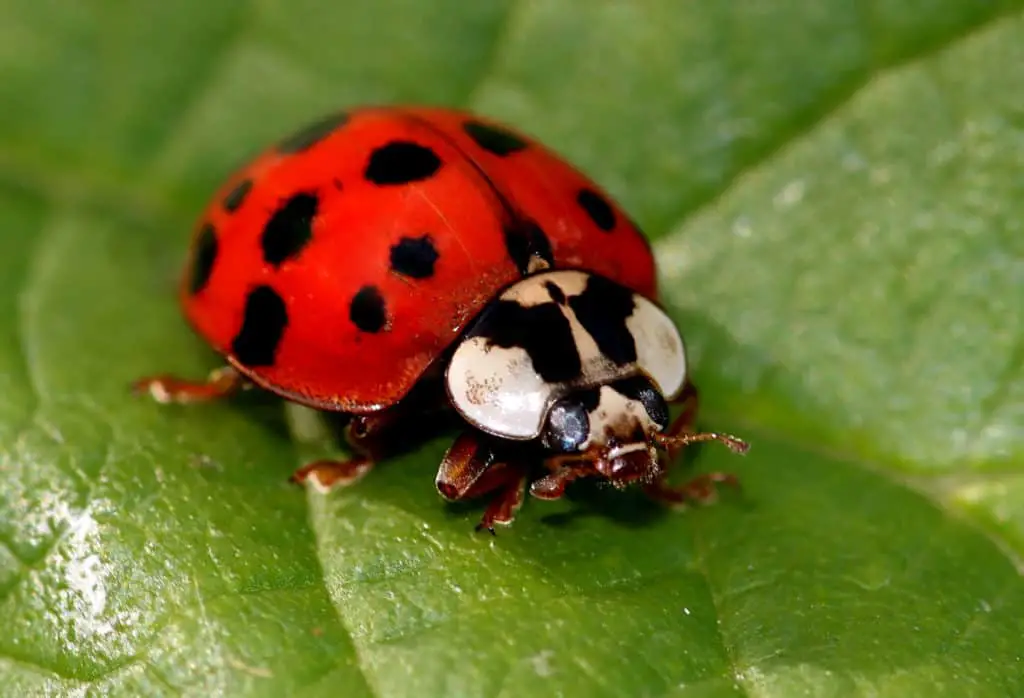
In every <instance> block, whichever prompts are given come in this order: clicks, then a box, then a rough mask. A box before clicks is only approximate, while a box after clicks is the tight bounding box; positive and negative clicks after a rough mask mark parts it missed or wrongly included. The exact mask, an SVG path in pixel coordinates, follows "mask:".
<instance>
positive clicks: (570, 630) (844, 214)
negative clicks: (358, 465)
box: [0, 0, 1024, 697]
mask: <svg viewBox="0 0 1024 698" xmlns="http://www.w3.org/2000/svg"><path fill="white" fill-rule="evenodd" d="M1022 5H1024V3H1021V2H1016V1H1012V2H1011V1H1010V0H1005V1H1003V2H998V1H995V0H990V1H988V2H978V1H977V0H911V1H908V0H877V1H876V2H873V3H852V2H840V1H839V0H827V1H825V2H797V1H796V0H788V1H787V0H771V1H765V2H756V3H755V2H737V3H683V2H678V1H676V0H648V1H647V2H643V3H640V2H634V3H627V2H619V3H615V2H591V3H578V2H571V1H570V0H552V1H550V2H543V3H542V2H518V3H516V2H511V1H509V2H499V1H497V0H492V1H490V2H476V3H466V2H460V1H458V0H434V2H430V3H425V2H421V1H420V0H378V1H376V2H369V0H366V1H363V2H347V3H327V4H325V3H320V2H313V0H300V1H298V2H289V3H285V2H282V1H280V0H274V1H272V2H264V3H258V4H256V3H242V2H220V3H214V4H211V3H202V2H199V1H198V0H183V1H181V2H176V3H164V4H153V3H148V4H144V3H135V4H126V3H116V2H113V0H90V1H89V2H85V3H77V4H69V3H56V2H53V0H49V1H47V2H39V1H38V0H8V1H7V2H6V3H4V4H3V5H2V6H0V100H2V101H3V103H4V104H5V105H8V108H6V109H4V110H0V229H2V230H3V231H4V233H3V234H2V235H0V283H2V284H3V289H4V292H3V293H0V619H2V620H3V623H2V626H3V627H4V629H5V631H6V632H4V633H3V634H2V635H0V686H2V687H3V691H2V692H3V693H4V695H12V696H13V695H17V696H25V695H86V694H88V695H117V696H120V695H124V696H135V695H147V696H162V695H178V694H187V695H204V696H205V695H233V696H235V695H237V696H279V695H297V696H328V695H332V696H333V695H339V694H340V695H345V696H361V695H372V696H387V697H392V696H412V695H416V696H495V695H509V696H511V695H565V696H577V695H579V696H602V695H608V696H611V695H644V696H679V697H683V696H686V697H696V696H701V697H705V696H763V697H774V696H793V695H804V694H807V695H815V696H846V695H872V696H900V697H903V696H916V695H925V696H936V695H949V696H968V695H969V696H1007V695H1019V694H1022V693H1024V658H1022V651H1021V641H1020V638H1021V636H1022V633H1024V621H1022V620H1021V619H1022V618H1024V580H1022V578H1021V573H1022V571H1024V564H1022V562H1021V560H1022V559H1024V558H1022V555H1024V513H1022V512H1024V427H1022V425H1024V314H1022V313H1021V301H1022V298H1024V261H1022V260H1024V235H1022V233H1024V223H1022V221H1024V215H1022V212H1024V209H1022V206H1021V202H1022V201H1024V184H1022V182H1024V179H1022V178H1021V177H1020V163H1021V162H1024V71H1022V70H1020V69H1019V67H1020V66H1022V65H1024V13H1022ZM395 101H419V102H431V103H444V104H455V105H463V106H469V107H472V108H475V109H477V110H480V111H482V112H485V113H488V114H490V115H493V116H497V117H499V118H502V119H504V120H506V121H508V122H511V123H513V124H515V125H517V126H519V127H520V128H522V129H524V130H526V131H528V132H530V133H533V134H536V135H537V136H539V137H541V139H542V140H544V141H545V142H547V143H549V144H550V145H552V146H553V147H555V148H556V149H557V150H559V151H561V152H562V153H564V154H565V155H566V156H568V157H569V158H570V159H571V160H572V161H574V162H576V163H578V164H579V165H580V166H581V167H582V168H583V169H584V170H586V171H587V172H589V173H590V174H592V176H594V177H595V178H596V179H597V180H598V181H599V182H601V183H602V184H604V185H605V186H606V187H608V188H609V189H610V190H611V191H612V192H613V193H614V194H615V195H616V197H617V198H619V199H620V200H621V201H622V203H623V204H625V206H626V207H627V208H628V209H629V210H630V211H631V212H632V213H633V214H634V215H635V217H636V218H637V219H638V220H639V221H640V222H641V223H642V224H643V225H644V226H645V228H646V229H647V230H648V231H649V233H650V235H651V237H652V238H654V239H655V240H656V244H655V247H656V251H657V253H658V255H659V262H660V264H661V268H662V278H663V282H662V288H663V295H664V301H665V303H666V305H667V307H668V308H669V309H670V311H671V312H672V313H673V314H674V316H675V317H676V318H677V319H678V320H679V322H680V324H681V326H682V327H683V328H684V331H685V334H686V337H687V341H688V344H689V346H690V349H691V352H692V355H693V358H694V362H695V375H696V380H697V383H698V385H699V386H700V388H701V390H702V400H703V403H702V417H701V423H702V426H704V427H707V428H713V429H722V430H727V431H732V432H735V433H738V434H741V435H743V436H745V437H746V438H748V439H749V440H750V441H751V442H752V444H753V449H752V451H751V453H750V454H749V455H748V456H747V457H745V458H738V457H736V456H733V455H731V454H729V453H728V452H726V451H725V450H724V449H720V448H711V447H707V448H703V449H701V450H699V451H695V452H692V453H690V454H689V458H690V461H691V463H692V465H693V466H694V467H695V468H697V469H699V470H701V471H707V470H715V469H726V470H731V471H734V472H736V473H738V474H739V476H740V478H741V479H742V481H743V484H744V493H743V495H742V496H723V497H722V499H721V501H720V502H719V503H718V504H717V505H715V506H712V507H707V508H698V509H694V510H690V511H686V512H680V513H670V512H666V511H662V510H660V509H658V508H656V507H653V506H651V505H649V504H647V503H646V502H645V501H644V500H643V499H642V498H640V497H638V496H634V495H635V493H609V492H605V491H600V490H598V491H594V490H592V489H588V488H586V487H581V488H577V490H576V491H575V492H574V495H573V496H572V497H571V498H569V499H567V500H564V501H561V502H557V503H546V502H540V501H529V502H528V503H527V506H525V507H524V508H523V510H522V511H521V513H520V516H519V519H518V520H517V522H516V525H515V526H514V527H512V528H511V529H510V530H507V531H501V532H499V535H498V537H496V538H491V537H489V536H481V535H477V534H474V532H473V530H472V528H473V524H474V523H475V522H476V520H477V518H478V517H479V515H480V509H479V508H478V507H477V508H474V507H447V506H445V505H444V504H442V502H441V501H440V500H439V498H438V497H437V496H436V494H435V492H434V488H433V485H432V477H433V473H434V470H435V468H436V464H437V462H438V460H439V458H440V456H441V454H442V453H443V451H444V449H445V447H446V444H447V439H448V438H450V436H440V437H438V438H437V439H436V440H434V441H431V442H430V443H428V444H426V445H425V446H424V447H423V448H422V449H421V450H419V451H417V452H416V453H413V454H411V455H409V456H407V457H405V458H402V459H398V460H396V461H395V462H390V463H387V464H386V465H384V466H382V467H380V468H378V469H376V470H375V471H374V472H372V473H371V474H370V475H369V476H368V477H367V478H366V479H365V480H363V481H362V482H360V483H359V484H358V485H357V486H355V487H353V488H350V489H348V490H346V491H343V492H338V493H334V494H330V495H326V496H324V495H319V494H316V493H312V492H310V493H306V494H304V493H303V491H302V490H300V489H298V488H295V487H293V486H290V485H288V484H287V482H286V479H287V475H288V474H289V473H290V471H291V470H292V469H293V468H294V467H295V466H297V465H299V464H301V463H302V462H304V461H305V460H306V459H307V458H309V457H313V456H316V455H320V454H323V453H325V452H336V449H337V446H336V445H334V444H331V443H329V442H326V441H325V440H324V439H323V438H322V437H321V436H320V432H319V427H318V425H317V424H315V423H313V424H312V426H311V425H310V424H309V423H308V417H309V415H308V413H303V412H301V411H296V410H291V409H289V410H287V411H282V409H281V405H280V403H278V402H276V401H274V400H270V399H265V398H264V397H261V396H258V395H253V396H251V397H248V396H247V397H246V398H245V399H240V400H237V401H232V402H228V403H223V404H218V405H204V406H192V407H187V408H169V407H161V406H158V405H154V404H151V403H149V402H148V401H145V400H140V399H136V398H133V397H132V396H131V395H130V394H129V391H128V389H127V386H128V384H129V383H130V381H131V380H132V379H134V378H136V377H138V376H140V375H143V374H147V373H152V372H154V371H165V370H166V371H173V372H176V373H180V374H185V375H194V376H200V375H203V374H204V372H205V371H207V370H208V369H210V368H212V367H214V366H216V359H215V357H212V356H211V355H210V353H209V352H208V350H206V349H205V348H204V347H203V345H202V343H201V342H200V341H199V340H198V339H197V338H195V337H194V336H192V335H191V334H190V333H189V331H188V330H187V329H186V326H185V324H184V322H183V320H182V319H181V317H180V313H179V310H178V308H177V307H176V305H175V300H174V294H173V285H174V281H175V278H176V276H177V274H178V269H179V267H180V265H181V263H182V259H183V255H184V247H185V242H186V239H187V237H188V234H189V230H190V227H191V225H192V224H193V221H194V217H195V216H196V215H197V213H198V211H199V209H200V207H201V206H202V205H203V203H204V201H205V198H206V197H207V196H208V195H209V193H210V191H211V190H212V188H213V187H214V186H216V184H217V183H218V182H219V181H220V179H221V178H222V177H223V176H224V175H225V173H226V172H228V171H229V170H230V169H231V168H232V167H234V166H235V165H236V164H237V163H239V162H241V161H243V160H244V159H245V158H246V157H247V156H248V155H249V154H251V153H252V152H254V151H255V150H257V149H259V148H260V147H262V146H263V145H264V144H265V143H266V142H268V141H270V140H271V139H274V138H277V137H279V136H281V135H283V134H285V133H287V132H288V131H289V130H290V129H292V128H293V127H295V126H297V125H299V124H301V123H303V122H304V121H305V120H306V119H310V118H313V117H315V116H316V115H318V114H320V113H322V112H324V111H326V110H328V109H332V108H335V107H338V106H344V105H351V104H357V103H363V102H385V103H386V102H395ZM681 476H682V475H681Z"/></svg>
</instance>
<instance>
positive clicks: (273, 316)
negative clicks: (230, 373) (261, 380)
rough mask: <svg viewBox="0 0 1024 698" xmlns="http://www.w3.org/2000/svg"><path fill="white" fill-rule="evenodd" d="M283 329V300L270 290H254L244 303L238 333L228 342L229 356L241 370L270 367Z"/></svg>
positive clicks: (284, 308)
mask: <svg viewBox="0 0 1024 698" xmlns="http://www.w3.org/2000/svg"><path fill="white" fill-rule="evenodd" d="M287 326H288V310H287V308H286V307H285V304H284V300H282V298H281V296H279V295H278V294H277V292H276V291H275V290H274V289H272V288H271V287H270V286H257V287H256V288H254V289H253V290H252V291H250V292H249V295H248V296H247V297H246V299H245V311H244V312H243V314H242V329H240V330H239V331H238V334H237V335H235V338H234V340H232V342H231V353H232V354H233V355H234V357H235V359H236V360H237V361H238V363H240V364H242V365H243V366H249V367H252V366H273V365H274V361H275V359H276V356H277V347H278V345H279V344H280V343H281V337H283V336H284V330H285V328H286V327H287Z"/></svg>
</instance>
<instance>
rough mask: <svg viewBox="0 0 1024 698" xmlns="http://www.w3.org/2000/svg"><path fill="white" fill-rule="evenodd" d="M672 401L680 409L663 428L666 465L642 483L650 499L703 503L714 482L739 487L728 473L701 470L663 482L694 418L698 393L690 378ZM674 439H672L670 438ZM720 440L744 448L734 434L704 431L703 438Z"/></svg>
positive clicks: (690, 431)
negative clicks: (678, 482)
mask: <svg viewBox="0 0 1024 698" xmlns="http://www.w3.org/2000/svg"><path fill="white" fill-rule="evenodd" d="M673 403H674V404H681V405H682V406H683V410H682V412H680V414H679V416H678V417H676V418H675V420H674V421H673V422H672V423H671V424H670V425H669V427H668V429H666V430H665V432H664V437H665V438H664V441H665V443H664V449H665V463H666V467H665V470H664V473H663V475H662V476H661V477H660V478H658V479H657V480H655V481H654V482H652V483H649V484H647V485H645V486H644V492H645V493H646V494H647V495H648V496H650V497H651V498H652V499H655V500H658V501H660V502H663V503H665V504H668V505H671V506H678V505H682V504H686V503H687V502H697V503H706V502H710V501H712V500H714V498H715V496H716V494H717V491H716V488H715V485H718V484H725V485H729V486H731V487H739V485H740V483H739V480H738V479H737V478H736V476H735V475H733V474H731V473H721V472H715V473H703V474H701V475H697V476H696V477H694V478H692V479H690V480H689V481H687V482H685V483H683V484H682V485H675V486H673V485H669V484H668V483H667V482H665V475H667V473H668V471H669V468H670V467H671V466H672V463H673V461H674V460H675V459H676V457H677V456H678V454H679V452H680V451H681V450H682V449H683V448H684V447H685V446H686V441H685V438H683V437H685V436H687V435H694V432H693V425H694V423H695V422H696V419H697V407H698V396H697V388H696V386H694V385H693V383H691V382H690V381H687V382H686V385H685V386H684V387H683V391H682V393H680V395H679V397H677V398H676V399H675V400H673ZM673 439H675V441H673ZM712 439H713V440H718V441H723V442H724V443H725V444H726V445H728V446H729V447H730V448H732V449H733V450H736V451H739V452H742V451H744V450H746V444H745V443H743V442H742V441H739V440H738V439H735V438H734V437H730V436H726V435H721V434H708V435H707V439H704V440H712Z"/></svg>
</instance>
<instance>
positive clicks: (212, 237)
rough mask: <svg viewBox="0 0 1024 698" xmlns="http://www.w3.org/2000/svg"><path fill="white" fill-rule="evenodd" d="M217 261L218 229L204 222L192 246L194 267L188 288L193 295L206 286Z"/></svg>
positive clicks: (189, 277) (190, 274) (190, 273)
mask: <svg viewBox="0 0 1024 698" xmlns="http://www.w3.org/2000/svg"><path fill="white" fill-rule="evenodd" d="M216 261H217V231H216V230H214V229H213V226H212V225H210V224H209V223H204V224H203V227H202V228H200V229H199V234H198V235H197V236H196V241H195V243H194V245H193V247H192V269H191V271H190V272H189V276H188V290H189V292H191V293H192V295H195V294H197V293H199V292H200V291H202V290H203V289H204V288H206V283H207V282H208V281H209V280H210V274H212V273H213V265H214V262H216Z"/></svg>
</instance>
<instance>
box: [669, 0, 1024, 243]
mask: <svg viewBox="0 0 1024 698" xmlns="http://www.w3.org/2000/svg"><path fill="white" fill-rule="evenodd" d="M1022 14H1024V13H1022V12H1021V11H1020V9H1019V8H1017V7H1011V6H1004V7H1003V8H1002V9H1000V10H999V11H996V12H994V13H993V14H992V15H989V16H988V17H986V18H984V19H983V20H981V21H979V22H977V23H975V24H970V25H966V26H963V27H959V28H958V30H957V31H953V32H950V33H949V34H947V35H945V36H943V37H942V38H941V39H937V40H934V41H932V42H930V43H927V44H923V45H921V46H919V47H917V49H916V50H914V51H910V52H908V53H906V54H904V55H900V56H897V57H895V58H892V59H889V60H887V61H881V62H878V63H875V64H872V63H868V64H866V65H864V66H862V67H861V69H860V70H859V71H853V72H852V74H851V75H850V77H848V78H847V80H846V82H845V83H842V84H840V85H836V86H834V88H833V89H832V90H830V91H828V92H827V93H826V94H825V95H824V96H823V97H822V99H821V100H820V101H818V102H817V103H815V104H812V105H810V106H807V107H806V108H804V109H803V110H802V111H800V110H796V111H794V113H793V114H792V116H791V119H790V122H789V124H788V125H794V124H795V126H796V127H795V128H785V127H782V128H780V129H779V132H778V133H776V134H775V138H773V137H771V136H767V137H766V138H765V139H764V142H763V143H761V144H760V145H759V146H755V147H754V148H752V151H751V155H749V156H748V157H747V158H739V159H738V160H737V161H736V164H735V166H734V168H733V170H732V172H730V173H727V174H726V175H724V176H723V177H722V180H721V181H720V182H719V183H718V184H717V185H713V186H711V187H709V188H708V189H707V190H706V193H705V194H703V195H702V196H699V197H697V198H695V199H694V200H693V201H690V202H687V204H686V205H685V206H684V207H682V208H681V210H678V211H676V212H671V211H670V212H668V213H667V214H666V216H665V220H668V221H674V222H673V223H671V224H669V225H668V226H666V230H667V231H671V230H675V229H678V228H679V227H681V226H682V225H683V224H684V223H685V222H686V221H687V220H689V219H690V218H692V217H693V216H694V215H695V214H696V213H697V212H698V211H700V210H701V209H704V208H706V207H708V206H710V205H712V204H713V203H714V202H716V201H718V200H719V199H721V198H722V197H723V196H725V195H726V194H727V193H728V192H729V191H730V190H731V189H732V188H733V186H734V185H735V184H736V183H737V182H739V181H740V180H741V179H742V178H743V176H744V175H745V174H746V173H747V172H750V171H752V170H756V169H758V168H760V167H762V166H763V165H764V164H765V163H767V162H769V161H771V160H772V159H773V158H774V157H775V156H776V155H778V154H779V153H781V152H782V151H784V150H785V149H787V148H788V147H789V146H791V145H792V144H793V143H795V142H797V141H799V140H800V139H802V138H804V137H806V136H807V135H808V134H810V133H811V132H813V131H814V130H815V129H816V128H817V127H818V126H819V125H820V124H822V123H824V122H825V121H827V120H828V118H829V117H831V116H832V115H833V114H835V113H836V112H838V111H839V109H840V108H842V107H843V106H844V105H846V104H848V103H849V102H850V101H851V100H852V99H853V98H854V96H856V95H857V94H858V93H859V92H860V91H861V90H862V89H863V88H864V87H866V86H867V85H868V84H869V83H871V81H873V80H874V79H876V78H877V77H878V76H879V75H881V74H883V73H886V72H890V71H894V70H898V69H900V68H904V67H906V66H909V65H913V64H916V63H920V62H922V61H924V60H927V59H928V58H930V57H931V56H933V55H935V54H937V53H939V52H941V51H944V50H947V49H948V48H949V47H950V46H952V45H954V44H956V43H959V42H961V41H964V40H966V39H968V38H969V37H971V36H973V35H974V34H977V33H978V32H981V31H983V30H985V29H987V28H989V27H991V26H993V25H996V24H998V23H1000V22H1002V21H1004V20H1006V19H1008V18H1017V17H1019V16H1021V15H1022Z"/></svg>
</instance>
